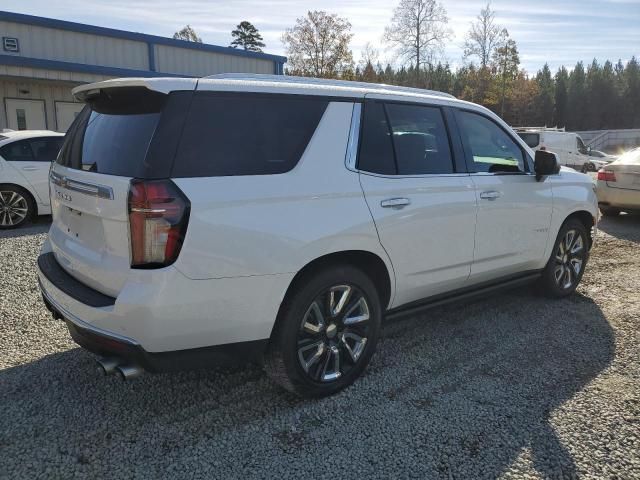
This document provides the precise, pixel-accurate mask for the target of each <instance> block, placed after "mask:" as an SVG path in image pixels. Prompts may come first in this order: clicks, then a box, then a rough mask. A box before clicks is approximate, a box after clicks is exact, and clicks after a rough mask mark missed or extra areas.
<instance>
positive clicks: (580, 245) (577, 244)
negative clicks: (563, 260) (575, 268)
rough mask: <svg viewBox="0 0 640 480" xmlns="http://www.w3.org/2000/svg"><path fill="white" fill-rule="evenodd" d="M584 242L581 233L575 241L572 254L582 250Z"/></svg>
mask: <svg viewBox="0 0 640 480" xmlns="http://www.w3.org/2000/svg"><path fill="white" fill-rule="evenodd" d="M583 246H584V244H583V242H582V237H581V236H580V235H578V236H577V237H576V239H575V241H574V242H573V246H572V247H571V250H570V252H571V254H573V255H575V254H576V253H578V252H581V251H582V248H583Z"/></svg>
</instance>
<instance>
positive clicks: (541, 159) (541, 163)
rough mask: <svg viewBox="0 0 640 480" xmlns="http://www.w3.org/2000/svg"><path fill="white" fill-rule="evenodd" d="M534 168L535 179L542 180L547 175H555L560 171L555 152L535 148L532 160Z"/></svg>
mask: <svg viewBox="0 0 640 480" xmlns="http://www.w3.org/2000/svg"><path fill="white" fill-rule="evenodd" d="M533 168H534V170H535V172H536V180H537V181H540V180H542V177H546V176H547V175H555V174H557V173H560V163H559V162H558V157H556V154H555V153H552V152H547V151H546V150H537V151H536V157H535V160H534V167H533Z"/></svg>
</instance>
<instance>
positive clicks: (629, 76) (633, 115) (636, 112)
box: [624, 56, 640, 128]
mask: <svg viewBox="0 0 640 480" xmlns="http://www.w3.org/2000/svg"><path fill="white" fill-rule="evenodd" d="M624 76H625V80H626V82H625V83H626V90H625V93H624V98H625V99H626V102H627V103H626V105H627V108H626V115H625V120H626V124H625V128H640V65H639V64H638V60H637V59H636V57H635V56H634V57H632V58H631V60H629V63H627V68H625V72H624Z"/></svg>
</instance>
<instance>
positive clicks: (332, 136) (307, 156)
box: [174, 102, 394, 298]
mask: <svg viewBox="0 0 640 480" xmlns="http://www.w3.org/2000/svg"><path fill="white" fill-rule="evenodd" d="M352 110H353V103H351V102H332V103H330V104H329V106H328V107H327V110H326V111H325V114H324V116H323V118H322V120H321V121H320V124H319V125H318V128H317V129H316V132H315V133H314V135H313V137H312V139H311V141H310V143H309V145H308V146H307V148H306V150H305V152H304V154H303V156H302V158H301V160H300V162H299V163H298V164H297V165H296V167H294V169H293V170H291V171H290V172H287V173H284V174H279V175H257V176H234V177H209V178H178V179H174V181H175V183H176V184H177V185H178V186H179V187H180V189H181V190H182V191H183V192H184V193H185V194H186V195H187V197H188V198H189V199H190V201H191V217H190V220H189V226H188V229H187V235H186V238H185V242H184V245H183V247H182V251H181V254H180V257H179V258H178V261H177V262H176V264H175V265H176V268H178V269H179V270H180V271H181V272H182V273H183V274H184V275H186V276H187V277H189V278H192V279H212V278H225V277H239V276H250V275H274V274H283V273H295V272H298V271H299V270H300V269H302V268H303V267H304V266H305V265H306V264H308V263H309V262H311V261H312V260H314V259H316V258H318V257H321V256H323V255H326V254H330V253H334V252H339V251H345V250H365V251H369V252H372V253H375V254H377V255H378V256H379V257H381V258H382V259H383V261H384V262H385V264H386V265H387V269H388V271H389V272H390V274H391V272H393V270H392V268H391V263H390V261H389V259H388V257H387V256H386V254H385V252H384V250H383V249H382V247H381V245H380V243H379V241H378V236H377V232H376V230H375V226H374V224H373V221H372V218H371V214H370V212H369V210H368V208H367V206H366V203H365V200H364V196H363V194H362V190H361V187H360V184H359V180H358V175H357V173H355V172H352V171H350V170H348V169H347V168H346V167H345V153H346V148H347V141H348V136H349V128H350V124H351V113H352ZM391 284H392V289H393V285H394V281H393V275H392V281H391ZM283 294H284V292H283ZM391 298H393V292H392V297H391Z"/></svg>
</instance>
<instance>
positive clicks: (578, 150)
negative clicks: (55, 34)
mask: <svg viewBox="0 0 640 480" xmlns="http://www.w3.org/2000/svg"><path fill="white" fill-rule="evenodd" d="M515 130H516V133H517V134H518V135H519V136H520V138H522V139H523V140H524V141H525V143H526V144H527V145H529V146H530V147H531V148H532V149H534V150H540V149H544V150H549V151H551V152H553V153H555V154H556V155H557V156H558V160H559V161H560V164H561V165H566V166H568V167H571V168H575V169H576V170H579V171H582V172H595V171H596V170H598V169H600V168H602V167H603V166H605V165H606V164H607V163H609V162H607V161H605V160H604V159H603V158H598V157H595V156H592V155H590V153H591V148H590V147H587V146H586V145H585V144H584V142H583V141H582V138H580V135H578V134H577V133H575V132H565V131H564V129H557V128H516V129H515Z"/></svg>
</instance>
